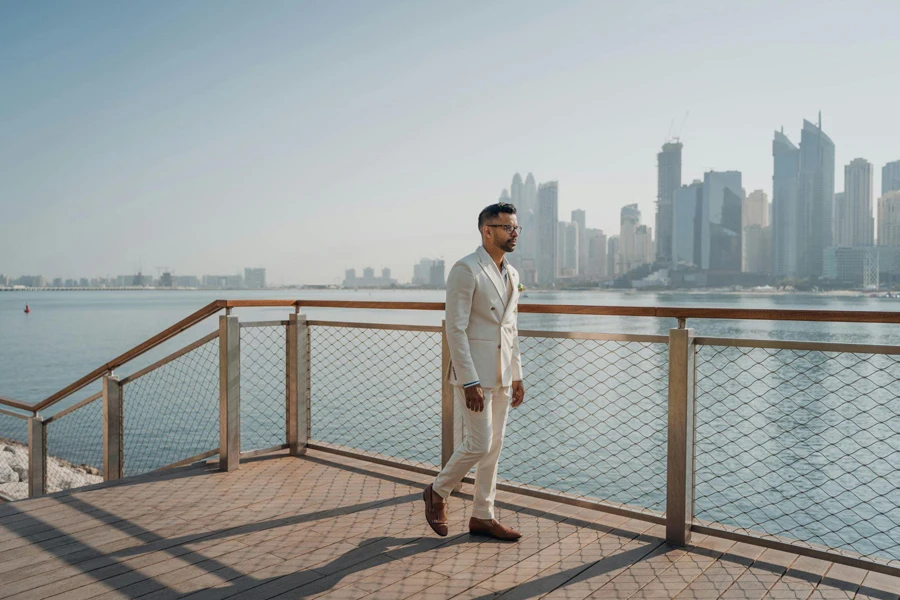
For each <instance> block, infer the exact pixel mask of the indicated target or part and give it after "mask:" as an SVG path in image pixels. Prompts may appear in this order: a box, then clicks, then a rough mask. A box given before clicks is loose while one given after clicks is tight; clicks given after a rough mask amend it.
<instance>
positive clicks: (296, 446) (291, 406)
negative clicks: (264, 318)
mask: <svg viewBox="0 0 900 600" xmlns="http://www.w3.org/2000/svg"><path fill="white" fill-rule="evenodd" d="M309 372H310V356H309V323H308V321H307V318H306V315H301V314H293V315H291V318H290V321H288V327H287V385H288V394H287V443H288V447H289V448H290V453H291V456H302V455H304V454H306V444H307V443H309V408H310V406H309V403H310V395H311V394H310V389H309Z"/></svg>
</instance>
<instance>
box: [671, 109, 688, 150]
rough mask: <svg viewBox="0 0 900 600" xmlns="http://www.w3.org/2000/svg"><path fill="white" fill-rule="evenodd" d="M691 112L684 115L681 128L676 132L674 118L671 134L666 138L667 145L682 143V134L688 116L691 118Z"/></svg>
mask: <svg viewBox="0 0 900 600" xmlns="http://www.w3.org/2000/svg"><path fill="white" fill-rule="evenodd" d="M690 114H691V111H689V110H688V111H686V112H685V113H684V119H682V120H681V126H680V127H679V128H678V130H677V131H676V130H675V129H674V128H675V118H674V117H673V118H672V121H671V122H670V123H669V134H668V136H667V138H666V143H667V144H668V143H670V142H675V143H678V142H680V141H681V134H682V133H684V126H685V124H687V120H688V116H690Z"/></svg>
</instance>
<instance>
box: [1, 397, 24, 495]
mask: <svg viewBox="0 0 900 600" xmlns="http://www.w3.org/2000/svg"><path fill="white" fill-rule="evenodd" d="M0 452H2V453H3V454H2V455H0V497H2V498H0V500H2V499H6V500H19V499H21V498H27V497H28V421H27V420H26V419H24V418H20V417H14V416H12V415H8V414H5V413H3V412H0Z"/></svg>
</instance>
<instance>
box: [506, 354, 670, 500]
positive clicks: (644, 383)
mask: <svg viewBox="0 0 900 600" xmlns="http://www.w3.org/2000/svg"><path fill="white" fill-rule="evenodd" d="M638 339H640V338H638ZM520 349H521V352H522V363H523V370H524V371H525V386H526V398H525V403H524V404H523V405H522V406H521V407H519V408H517V409H511V410H510V416H509V422H508V425H507V430H506V440H505V442H504V449H503V452H502V454H501V460H500V473H499V475H500V477H501V478H503V479H507V480H510V481H513V482H515V483H524V484H527V485H531V486H536V487H541V488H547V489H550V490H555V491H559V492H566V493H571V494H575V495H578V496H585V497H593V498H600V499H603V500H606V501H611V502H615V503H622V504H628V505H631V506H632V507H637V508H643V509H648V510H651V511H656V512H660V513H662V512H664V511H665V497H666V493H665V486H666V426H667V418H668V403H667V378H668V345H667V344H666V343H663V342H649V341H609V340H596V339H566V338H553V337H531V336H528V337H524V336H523V337H521V338H520Z"/></svg>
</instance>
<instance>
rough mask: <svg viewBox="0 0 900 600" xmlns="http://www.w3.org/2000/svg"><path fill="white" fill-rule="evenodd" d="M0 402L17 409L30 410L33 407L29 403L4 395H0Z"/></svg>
mask: <svg viewBox="0 0 900 600" xmlns="http://www.w3.org/2000/svg"><path fill="white" fill-rule="evenodd" d="M0 404H2V405H5V406H10V407H12V408H18V409H19V410H27V411H28V412H31V411H32V409H33V408H34V407H33V406H32V405H31V404H26V403H24V402H20V401H18V400H13V399H12V398H7V397H6V396H0Z"/></svg>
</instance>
